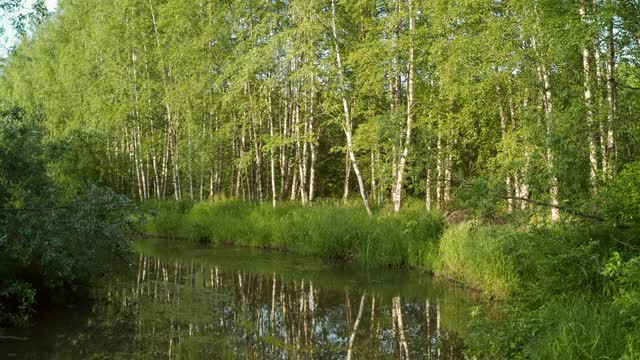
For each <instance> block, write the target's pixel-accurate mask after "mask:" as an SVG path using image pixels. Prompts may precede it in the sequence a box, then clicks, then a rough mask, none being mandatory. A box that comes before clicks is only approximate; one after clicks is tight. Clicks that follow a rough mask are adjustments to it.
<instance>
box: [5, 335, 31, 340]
mask: <svg viewBox="0 0 640 360" xmlns="http://www.w3.org/2000/svg"><path fill="white" fill-rule="evenodd" d="M0 340H19V341H27V340H29V338H23V337H17V336H0Z"/></svg>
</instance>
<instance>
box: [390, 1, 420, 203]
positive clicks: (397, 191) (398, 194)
mask: <svg viewBox="0 0 640 360" xmlns="http://www.w3.org/2000/svg"><path fill="white" fill-rule="evenodd" d="M407 4H408V6H409V66H408V67H409V69H408V70H409V71H408V74H407V124H406V129H405V131H406V134H405V135H404V148H403V149H402V153H401V155H400V161H399V163H398V173H397V174H396V176H397V177H396V181H395V187H394V191H393V196H392V197H393V210H394V211H395V212H399V211H400V208H401V207H402V185H403V177H404V168H405V165H406V162H407V157H408V156H409V146H410V145H411V127H412V126H413V124H412V122H413V56H414V50H413V35H414V31H415V18H414V14H413V0H407ZM401 138H402V136H401Z"/></svg>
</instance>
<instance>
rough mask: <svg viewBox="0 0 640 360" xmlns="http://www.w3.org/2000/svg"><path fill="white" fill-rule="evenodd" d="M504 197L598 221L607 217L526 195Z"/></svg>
mask: <svg viewBox="0 0 640 360" xmlns="http://www.w3.org/2000/svg"><path fill="white" fill-rule="evenodd" d="M504 199H506V200H519V201H524V202H528V203H530V204H534V205H538V206H547V207H552V208H555V209H558V210H560V211H564V212H567V213H569V214H571V215H576V216H580V217H584V218H587V219H591V220H597V221H600V222H605V221H607V219H605V218H603V217H602V216H598V215H595V214H587V213H585V212H582V211H580V210H576V209H571V208H567V207H564V206H560V205H556V204H552V203H546V202H541V201H537V200H533V199H529V198H527V197H515V196H506V197H504Z"/></svg>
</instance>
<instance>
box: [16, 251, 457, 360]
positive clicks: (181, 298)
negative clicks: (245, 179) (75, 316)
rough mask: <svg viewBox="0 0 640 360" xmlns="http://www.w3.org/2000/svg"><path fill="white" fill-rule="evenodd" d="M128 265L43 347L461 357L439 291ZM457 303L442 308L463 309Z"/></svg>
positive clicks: (176, 264)
mask: <svg viewBox="0 0 640 360" xmlns="http://www.w3.org/2000/svg"><path fill="white" fill-rule="evenodd" d="M135 267H136V268H137V269H135V273H134V276H125V277H123V278H121V279H112V280H109V281H107V284H106V285H105V291H106V300H105V301H101V302H98V303H97V304H96V305H95V306H93V308H92V309H90V311H88V313H87V314H85V316H82V317H80V318H81V319H82V320H80V321H83V322H84V323H83V324H75V325H74V327H73V328H67V329H66V330H64V332H65V333H64V334H58V336H57V338H56V340H55V344H53V345H52V344H49V346H50V348H48V349H47V351H50V353H55V354H57V355H58V357H61V358H65V357H78V356H79V357H96V356H98V357H99V356H100V355H101V354H103V355H110V356H109V357H111V355H115V357H116V358H117V357H127V358H128V357H134V358H214V359H215V358H230V359H233V358H241V359H344V358H347V359H374V358H395V359H458V358H462V357H463V356H462V347H463V343H462V341H461V339H460V337H459V336H458V335H457V334H456V333H455V332H454V331H449V330H448V329H447V326H446V324H444V323H443V320H442V313H441V312H442V309H443V308H442V306H441V302H442V301H445V302H446V298H445V297H442V296H433V297H431V298H427V299H425V298H424V297H423V298H421V299H415V297H411V298H409V299H407V298H403V297H402V296H400V295H399V294H393V293H391V294H390V293H389V291H377V289H376V288H375V287H372V288H359V287H357V286H341V285H338V286H335V287H332V286H324V285H326V283H327V281H326V280H325V281H323V286H318V285H317V284H314V280H313V279H311V278H310V279H307V278H304V277H296V276H295V275H294V276H291V274H288V275H287V276H284V275H281V274H278V273H276V272H273V273H269V274H265V273H260V272H251V271H246V270H242V269H236V270H229V269H224V270H222V269H221V268H220V267H219V266H217V265H215V264H211V263H206V262H200V263H196V262H194V261H193V260H190V261H186V262H185V261H182V260H180V259H161V258H159V257H151V256H146V255H140V257H139V259H138V261H136V264H135ZM452 306H455V305H452ZM356 307H357V308H356ZM445 307H446V303H445ZM459 308H460V309H454V310H451V311H453V312H455V311H460V312H462V311H466V309H468V307H467V308H465V307H462V306H460V307H459ZM51 347H52V348H51ZM37 348H38V347H36V349H37ZM40 349H41V348H40ZM34 351H35V350H34ZM25 352H26V353H28V351H25Z"/></svg>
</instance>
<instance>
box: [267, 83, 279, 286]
mask: <svg viewBox="0 0 640 360" xmlns="http://www.w3.org/2000/svg"><path fill="white" fill-rule="evenodd" d="M267 101H268V111H269V136H270V137H271V148H270V151H269V160H270V163H269V165H270V169H271V203H272V205H273V207H274V208H275V207H276V206H277V200H276V199H277V194H276V193H277V189H276V159H275V146H274V144H273V143H274V135H273V110H272V108H271V92H269V97H268V99H267ZM274 286H275V285H274Z"/></svg>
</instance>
